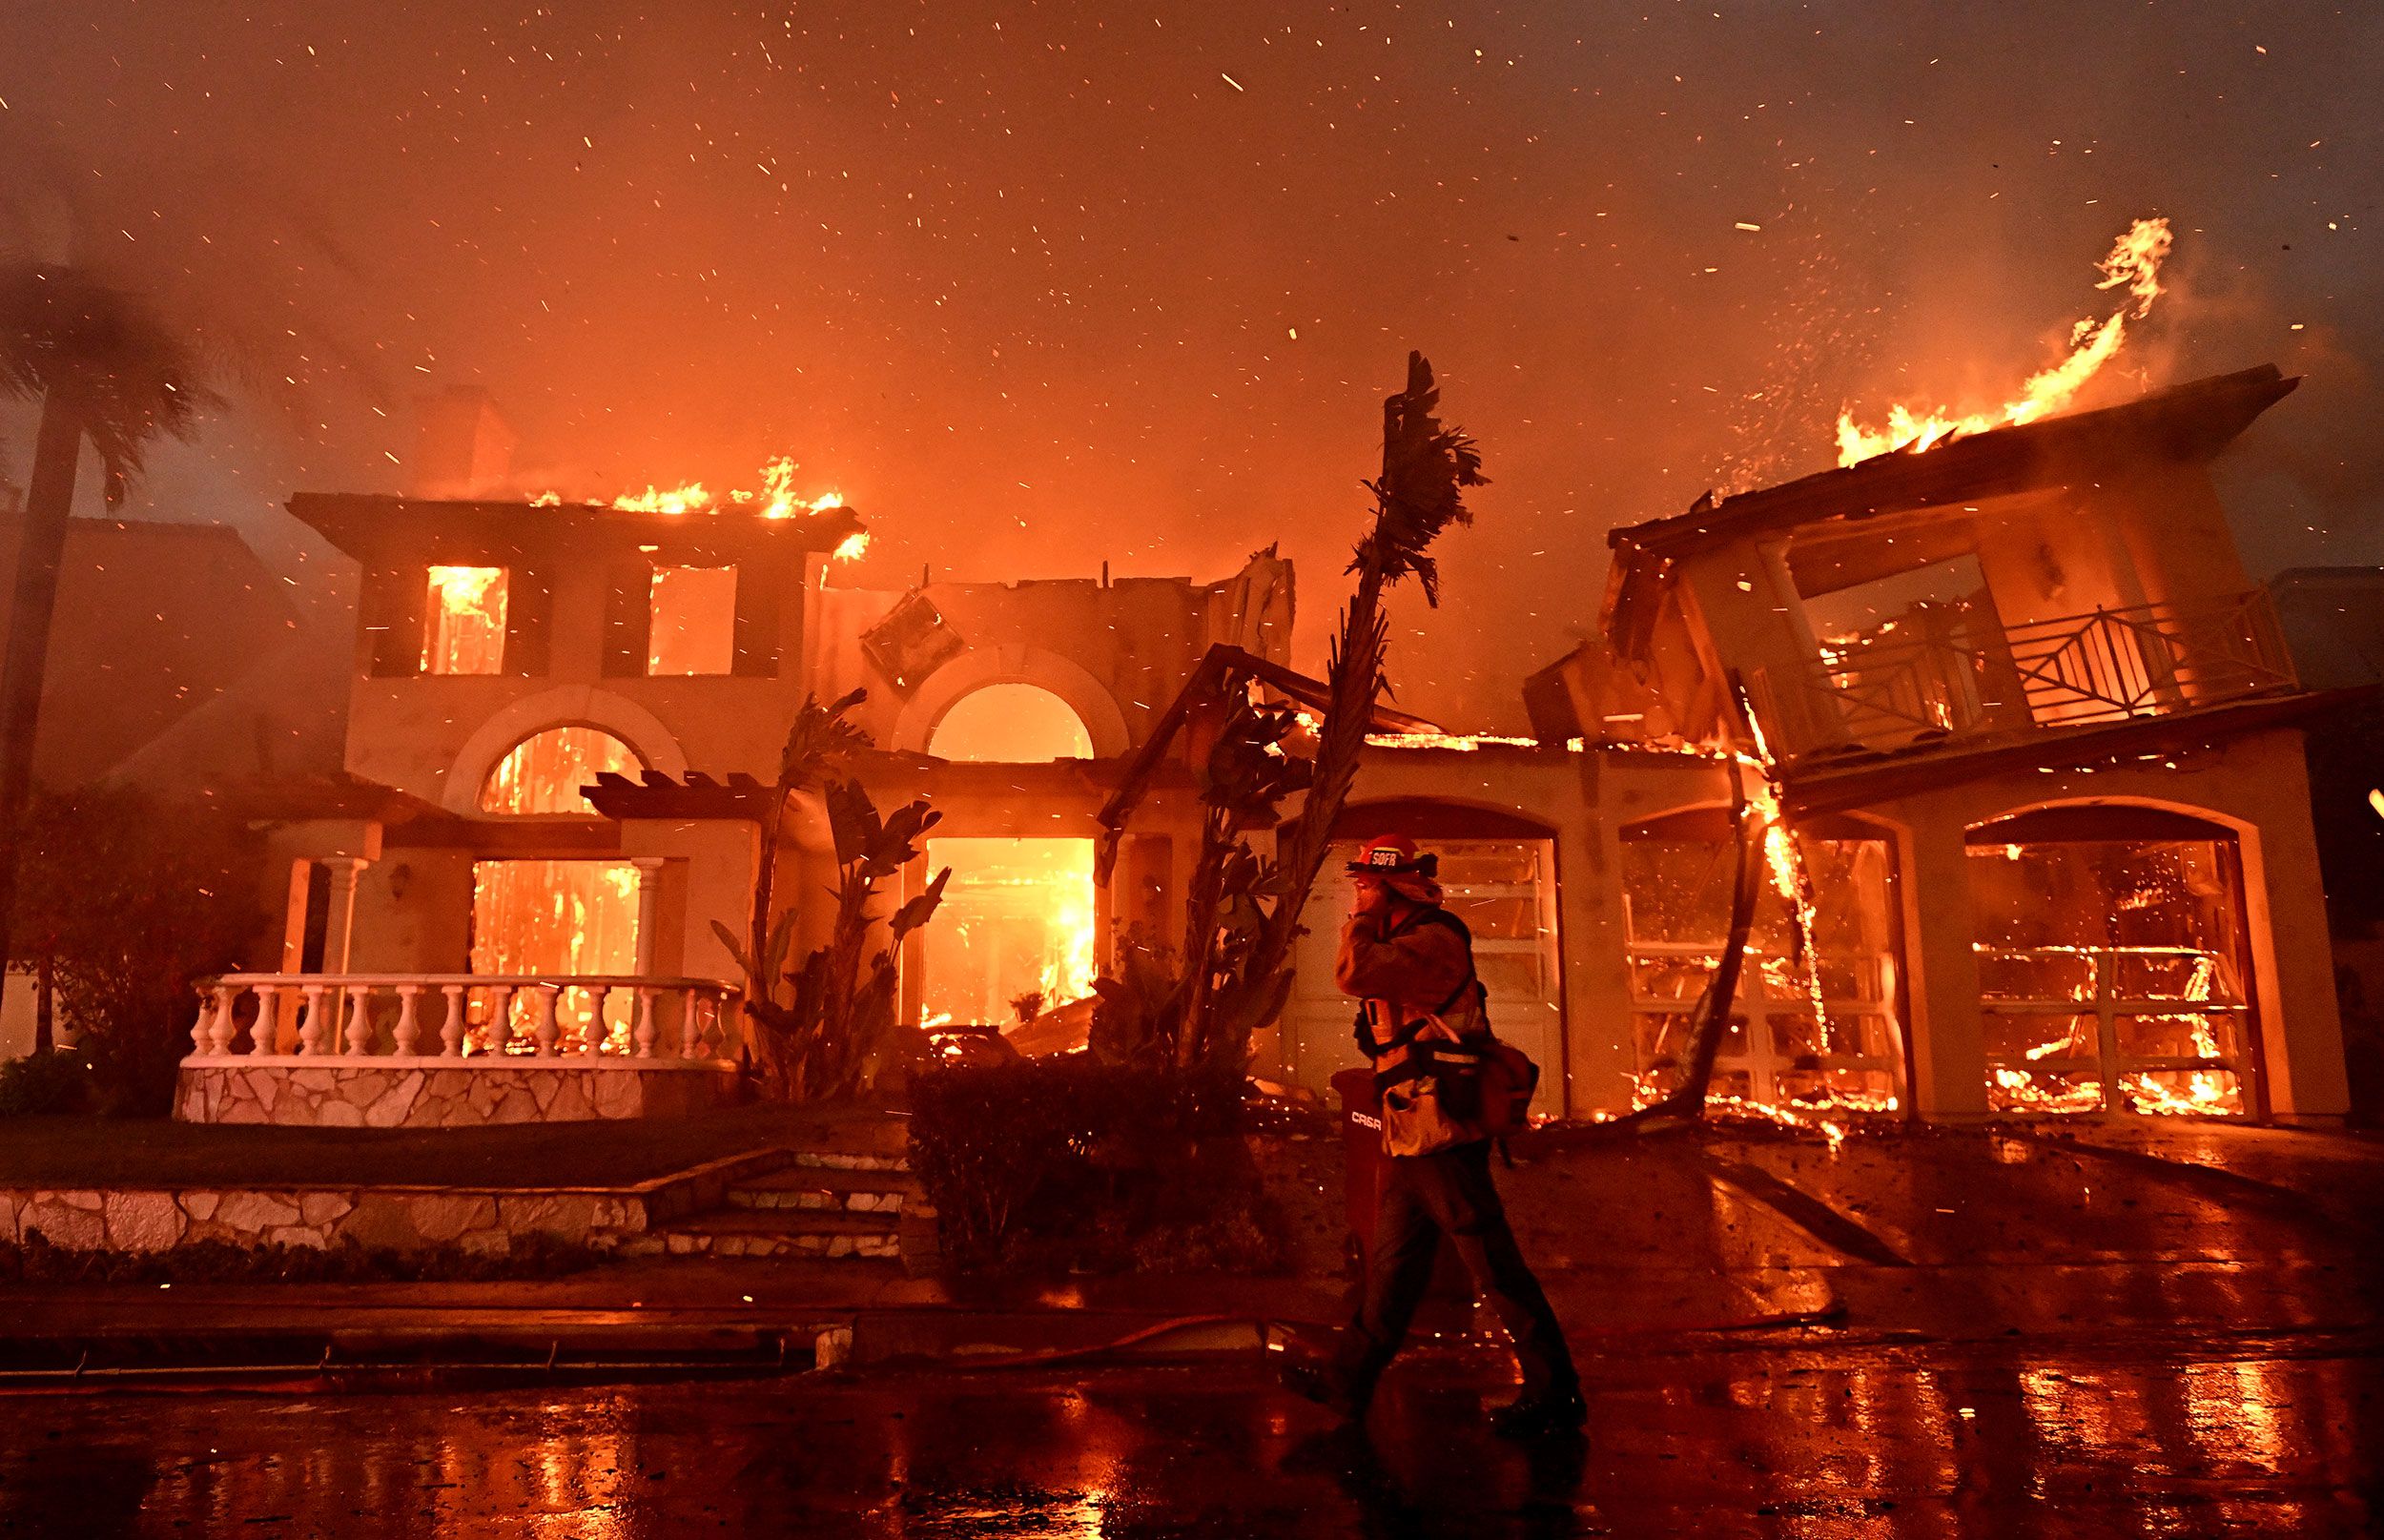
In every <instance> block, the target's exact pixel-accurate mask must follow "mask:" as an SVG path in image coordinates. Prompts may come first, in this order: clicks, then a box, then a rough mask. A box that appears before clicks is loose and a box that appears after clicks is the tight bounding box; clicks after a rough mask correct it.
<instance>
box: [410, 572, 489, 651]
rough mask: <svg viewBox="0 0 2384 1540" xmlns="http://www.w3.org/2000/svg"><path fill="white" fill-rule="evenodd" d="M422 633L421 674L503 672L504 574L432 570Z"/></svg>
mask: <svg viewBox="0 0 2384 1540" xmlns="http://www.w3.org/2000/svg"><path fill="white" fill-rule="evenodd" d="M429 598H430V605H429V614H428V615H427V616H426V617H425V620H426V622H427V624H425V625H424V626H423V627H422V672H424V673H426V674H493V673H502V672H503V671H504V647H505V569H504V567H501V566H434V567H432V568H431V569H430V593H429Z"/></svg>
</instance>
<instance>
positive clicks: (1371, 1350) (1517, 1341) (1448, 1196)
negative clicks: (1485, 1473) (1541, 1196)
mask: <svg viewBox="0 0 2384 1540" xmlns="http://www.w3.org/2000/svg"><path fill="white" fill-rule="evenodd" d="M1387 1160H1388V1163H1389V1167H1390V1174H1389V1176H1388V1177H1387V1179H1386V1180H1385V1181H1384V1182H1383V1188H1382V1194H1381V1197H1380V1198H1379V1199H1378V1200H1377V1201H1376V1204H1375V1209H1374V1244H1373V1247H1372V1249H1371V1250H1370V1251H1369V1253H1368V1254H1367V1276H1366V1298H1365V1301H1364V1303H1363V1304H1360V1305H1359V1307H1358V1313H1357V1316H1356V1318H1355V1319H1354V1320H1352V1321H1351V1322H1350V1324H1349V1327H1350V1329H1349V1331H1348V1332H1347V1333H1346V1336H1345V1337H1344V1339H1343V1344H1342V1348H1341V1351H1340V1353H1339V1354H1338V1356H1337V1366H1338V1367H1339V1369H1340V1370H1341V1372H1342V1373H1343V1374H1344V1375H1346V1376H1347V1377H1348V1378H1349V1379H1350V1380H1351V1382H1352V1383H1354V1384H1355V1385H1358V1386H1366V1387H1369V1388H1370V1387H1371V1386H1372V1385H1373V1383H1374V1381H1375V1379H1376V1378H1377V1377H1378V1376H1379V1375H1381V1373H1382V1371H1383V1369H1384V1368H1385V1367H1386V1366H1387V1365H1388V1364H1389V1363H1390V1361H1391V1358H1392V1356H1393V1355H1394V1354H1396V1353H1397V1352H1398V1351H1399V1345H1400V1343H1401V1342H1403V1341H1404V1340H1405V1339H1406V1337H1407V1335H1408V1322H1409V1321H1410V1320H1412V1319H1413V1318H1414V1316H1415V1308H1416V1306H1417V1305H1418V1304H1421V1303H1422V1302H1423V1299H1424V1293H1425V1290H1426V1289H1428V1287H1430V1285H1431V1282H1432V1263H1433V1259H1434V1258H1435V1257H1436V1256H1437V1255H1438V1253H1439V1251H1440V1241H1441V1237H1442V1236H1444V1235H1445V1236H1447V1237H1448V1238H1449V1242H1450V1243H1451V1244H1452V1245H1454V1246H1455V1247H1456V1248H1457V1255H1458V1256H1459V1257H1460V1258H1461V1259H1462V1260H1463V1261H1464V1263H1465V1265H1466V1271H1467V1272H1468V1273H1469V1274H1471V1275H1472V1278H1473V1288H1474V1293H1475V1294H1476V1295H1477V1296H1478V1297H1480V1298H1482V1299H1485V1300H1488V1301H1489V1302H1490V1307H1491V1308H1492V1309H1494V1310H1495V1311H1497V1312H1498V1319H1499V1322H1500V1323H1501V1324H1503V1325H1505V1326H1506V1328H1507V1335H1508V1336H1509V1337H1510V1338H1511V1339H1513V1342H1514V1350H1515V1358H1516V1360H1517V1362H1519V1363H1520V1364H1521V1365H1522V1367H1523V1393H1524V1394H1525V1395H1526V1396H1536V1395H1542V1394H1546V1393H1548V1392H1550V1391H1564V1390H1571V1389H1573V1388H1575V1387H1576V1386H1578V1385H1579V1383H1580V1382H1579V1379H1578V1376H1577V1375H1576V1374H1575V1372H1574V1370H1573V1366H1572V1353H1571V1352H1569V1351H1568V1350H1567V1349H1566V1347H1565V1337H1564V1331H1563V1328H1561V1327H1560V1326H1558V1325H1557V1324H1556V1313H1555V1311H1553V1310H1552V1309H1550V1308H1549V1304H1548V1296H1547V1295H1546V1294H1545V1293H1543V1292H1542V1291H1541V1289H1540V1283H1539V1280H1538V1279H1536V1278H1534V1277H1532V1276H1531V1266H1530V1265H1529V1264H1528V1263H1525V1262H1524V1260H1523V1251H1522V1248H1521V1247H1519V1246H1517V1245H1516V1244H1515V1233H1514V1231H1513V1230H1512V1229H1511V1227H1509V1225H1508V1223H1507V1210H1506V1207H1505V1205H1503V1204H1501V1203H1500V1202H1499V1201H1498V1189H1497V1187H1496V1186H1495V1185H1493V1184H1492V1182H1491V1181H1490V1143H1489V1141H1488V1140H1483V1141H1481V1142H1478V1143H1473V1144H1461V1145H1459V1146H1457V1147H1456V1148H1455V1149H1449V1150H1442V1151H1440V1152H1439V1153H1438V1154H1434V1155H1411V1156H1392V1157H1387Z"/></svg>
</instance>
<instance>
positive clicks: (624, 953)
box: [471, 725, 644, 1051]
mask: <svg viewBox="0 0 2384 1540" xmlns="http://www.w3.org/2000/svg"><path fill="white" fill-rule="evenodd" d="M643 768H644V766H643V764H642V763H641V761H640V760H639V759H638V757H637V753H636V751H635V750H634V749H630V747H629V746H628V745H627V744H626V743H624V742H622V741H621V740H620V739H619V738H616V737H614V736H613V735H612V734H611V733H609V732H606V731H605V730H604V729H601V728H591V727H586V726H579V725H566V726H560V727H552V728H546V729H542V730H540V731H538V732H534V733H531V734H530V735H529V736H527V737H525V738H524V739H523V740H521V742H519V743H517V744H515V745H514V746H513V747H512V748H511V749H508V750H506V751H505V753H504V755H503V756H502V757H501V758H499V759H498V761H497V763H496V766H495V767H494V768H493V769H492V770H490V771H489V772H488V776H487V778H486V779H485V780H484V781H483V782H482V784H481V789H480V796H479V807H480V810H481V811H483V813H487V814H491V815H494V816H496V817H501V818H508V819H510V818H520V819H525V820H541V821H545V822H548V823H552V824H558V825H563V824H576V823H579V822H580V821H582V820H593V819H594V818H595V817H596V809H595V807H594V805H593V804H591V803H590V802H589V801H588V800H587V797H586V792H585V791H583V790H582V789H583V788H585V787H586V786H587V785H588V784H589V783H591V782H593V781H594V780H595V778H596V777H597V776H598V775H599V774H601V773H606V772H611V773H615V774H635V773H636V772H637V771H638V770H642V769H643ZM637 893H638V873H637V868H636V867H635V866H634V865H633V864H632V863H630V862H627V861H622V860H604V859H588V858H585V857H576V856H573V857H528V858H520V857H505V858H500V859H490V860H475V861H473V863H472V930H471V971H472V972H473V973H476V974H494V975H507V974H514V975H518V974H534V975H564V974H610V975H627V974H634V973H635V972H637V958H638V935H637V911H638V901H637ZM515 1004H516V1007H517V1009H516V1013H515V1016H516V1019H515V1027H516V1029H517V1030H516V1036H515V1038H514V1043H513V1044H512V1046H514V1047H515V1048H516V1049H517V1051H526V1050H527V1049H528V1047H529V1046H530V1045H529V1044H528V1043H527V1042H526V1041H525V1040H524V1036H523V1034H522V1031H521V1029H522V1028H524V1026H525V1024H526V1023H527V1021H528V1019H529V1017H528V1011H529V1006H530V1002H529V1001H528V1000H527V999H526V998H522V999H517V1000H516V1002H515ZM473 1009H474V1020H473V1032H472V1034H471V1038H472V1040H473V1041H474V1042H475V1043H476V1044H478V1045H484V1044H485V1042H486V1040H487V1035H486V1031H485V1022H484V1021H483V1020H482V1019H481V1016H482V1013H484V1011H485V1010H486V1004H485V1002H484V1001H482V1002H477V1003H476V1004H475V1005H474V1008H473ZM630 1009H631V1006H630V1001H629V998H628V996H627V992H626V991H624V992H616V994H615V996H613V999H612V1002H611V1004H610V1006H609V1007H608V1009H607V1013H606V1042H607V1046H608V1047H615V1048H618V1047H623V1046H626V1044H627V1035H628V1031H629V1025H630V1022H629V1013H630ZM591 1010H592V1004H591V1002H590V1001H589V999H588V998H587V997H586V992H585V991H581V990H566V991H565V992H564V995H563V997H562V998H561V1000H560V1001H559V1002H558V1004H557V1009H556V1016H557V1019H558V1022H559V1023H560V1025H561V1026H562V1028H563V1030H564V1032H565V1034H566V1035H569V1034H572V1033H577V1032H581V1031H584V1030H585V1029H586V1024H587V1019H588V1016H589V1013H590V1011H591Z"/></svg>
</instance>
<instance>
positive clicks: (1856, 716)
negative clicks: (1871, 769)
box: [1751, 588, 2296, 755]
mask: <svg viewBox="0 0 2384 1540" xmlns="http://www.w3.org/2000/svg"><path fill="white" fill-rule="evenodd" d="M1751 684H1752V685H1753V688H1754V690H1755V698H1756V708H1757V711H1758V712H1759V713H1761V715H1762V717H1763V721H1764V728H1765V730H1766V731H1767V732H1770V733H1772V734H1773V735H1774V738H1775V747H1776V748H1778V749H1779V750H1780V751H1781V752H1783V753H1785V754H1789V755H1797V754H1805V753H1811V752H1815V751H1817V750H1826V749H1893V748H1901V747H1904V746H1907V745H1912V744H1916V743H1922V742H1927V741H1932V740H1938V739H1945V738H1957V737H1976V736H1982V735H1987V734H1999V733H2020V732H2025V731H2028V730H2030V729H2039V728H2065V727H2077V726H2083V725H2087V724H2092V723H2099V722H2118V721H2125V720H2127V718H2130V717H2139V716H2158V715H2163V714H2165V713H2168V712H2172V711H2181V710H2185V709H2188V708H2193V707H2200V706H2210V705H2216V704H2218V703H2221V702H2225V701H2233V700H2241V699H2243V698H2245V697H2248V696H2253V695H2262V694H2269V693H2275V692H2281V691H2289V690H2292V689H2293V688H2296V686H2295V680H2294V677H2293V671H2292V660H2291V658H2290V656H2289V655H2288V654H2287V652H2286V650H2285V643H2284V637H2283V633H2282V632H2281V631H2280V630H2279V629H2278V626H2277V624H2276V611H2275V607H2274V606H2273V605H2272V604H2271V601H2270V599H2269V596H2268V592H2267V590H2265V589H2259V588H2255V589H2252V590H2250V591H2249V592H2246V593H2237V594H2230V595H2227V596H2225V597H2223V598H2218V599H2206V600H2193V601H2189V602H2186V603H2182V604H2163V605H2142V606H2136V607H2134V608H2131V609H2098V610H2095V611H2093V612H2092V613H2091V614H2086V615H2067V616H2063V617H2061V618H2059V619H2055V620H2044V621H2034V622H2031V623H2029V624H2027V625H2024V626H2009V627H2005V628H2003V629H2000V630H1998V629H1996V628H1994V627H1992V626H1973V627H1964V628H1960V629H1943V628H1941V629H1939V630H1938V631H1936V632H1935V633H1934V634H1927V635H1912V636H1894V635H1891V636H1886V637H1874V638H1869V639H1866V640H1863V641H1860V642H1857V643H1853V644H1847V645H1828V644H1825V645H1824V646H1823V647H1822V655H1821V656H1820V657H1819V658H1818V659H1816V660H1814V662H1813V663H1812V664H1811V665H1810V666H1809V667H1807V668H1806V669H1805V670H1804V671H1803V672H1802V673H1801V674H1796V673H1786V674H1782V673H1778V672H1774V671H1770V670H1764V671H1760V672H1758V673H1757V674H1756V675H1755V676H1753V678H1752V680H1751Z"/></svg>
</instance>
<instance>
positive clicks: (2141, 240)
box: [1838, 219, 2171, 465]
mask: <svg viewBox="0 0 2384 1540" xmlns="http://www.w3.org/2000/svg"><path fill="white" fill-rule="evenodd" d="M2170 238H2171V237H2170V235H2169V229H2168V220H2167V219H2138V220H2137V221H2136V222H2135V223H2134V224H2133V225H2130V226H2129V227H2128V229H2127V234H2125V235H2123V236H2120V237H2119V238H2118V239H2117V240H2116V241H2114V242H2112V243H2111V249H2110V255H2109V256H2107V257H2104V258H2103V260H2102V262H2101V263H2100V264H2098V265H2099V266H2100V268H2101V271H2102V274H2103V280H2102V281H2101V282H2100V283H2097V284H2096V285H2095V287H2096V288H2097V289H2124V290H2126V291H2127V303H2125V304H2123V305H2121V306H2120V307H2119V308H2118V309H2117V310H2114V311H2112V312H2111V313H2110V314H2109V315H2108V316H2106V317H2104V318H2101V319H2099V320H2098V319H2096V318H2093V317H2090V316H2089V317H2087V318H2086V319H2084V320H2081V321H2079V322H2078V323H2077V325H2075V326H2074V327H2072V328H2071V329H2070V334H2069V356H2068V357H2067V358H2065V359H2063V360H2062V361H2061V362H2059V363H2057V364H2055V365H2053V367H2051V368H2049V369H2046V370H2045V371H2044V372H2043V373H2041V374H2037V375H2032V376H2030V377H2029V379H2028V382H2027V383H2026V384H2025V385H2023V386H2022V387H2021V390H2020V395H2019V396H2018V397H2017V398H2016V399H2014V400H2008V401H2005V402H2004V404H2003V406H2002V407H2000V408H1998V409H1997V410H1996V411H1994V412H1991V413H1990V412H1977V413H1971V414H1969V415H1967V416H1963V417H1955V416H1951V415H1948V413H1947V412H1946V410H1945V409H1944V408H1942V407H1940V408H1939V409H1937V410H1936V411H1933V412H1919V411H1915V410H1914V409H1913V408H1912V407H1910V406H1907V405H1904V404H1902V403H1901V402H1900V403H1898V404H1897V405H1895V406H1894V407H1891V408H1890V409H1889V410H1888V414H1887V425H1886V426H1885V427H1884V428H1866V427H1864V426H1862V425H1861V424H1860V423H1858V422H1857V421H1855V419H1854V414H1853V413H1852V412H1841V413H1839V417H1838V463H1839V464H1840V465H1856V464H1860V463H1861V462H1863V461H1866V460H1870V459H1873V458H1874V457H1876V456H1879V455H1884V454H1890V453H1893V452H1894V451H1896V450H1899V449H1910V450H1912V451H1914V452H1915V453H1918V452H1919V451H1921V450H1923V449H1928V448H1931V447H1933V446H1935V445H1937V444H1941V443H1943V442H1944V441H1946V440H1948V439H1952V438H1955V437H1957V436H1958V435H1961V434H1965V433H1984V432H1986V431H1987V430H1988V429H1990V428H2000V427H2012V426H2017V425H2018V424H2020V423H2023V422H2033V421H2036V420H2037V419H2039V418H2041V417H2049V416H2051V415H2052V414H2054V413H2056V412H2058V411H2060V410H2062V409H2063V408H2064V407H2065V406H2067V405H2068V404H2069V402H2070V401H2071V400H2072V399H2074V398H2075V397H2076V396H2077V394H2078V392H2079V391H2080V390H2081V389H2083V388H2084V387H2085V385H2086V381H2087V380H2092V379H2093V378H2094V377H2095V375H2096V374H2098V373H2100V372H2101V370H2102V367H2103V365H2105V364H2106V363H2108V362H2109V361H2110V360H2111V359H2112V358H2113V357H2114V356H2115V355H2116V354H2117V353H2118V352H2119V349H2120V345H2121V344H2122V343H2123V342H2125V341H2126V340H2127V323H2128V322H2129V321H2131V320H2142V319H2143V318H2145V317H2146V316H2147V315H2148V314H2150V313H2151V309H2152V301H2153V300H2155V299H2157V298H2160V296H2161V281H2160V276H2161V263H2162V261H2163V260H2165V259H2166V258H2167V257H2168V248H2169V244H2170Z"/></svg>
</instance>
